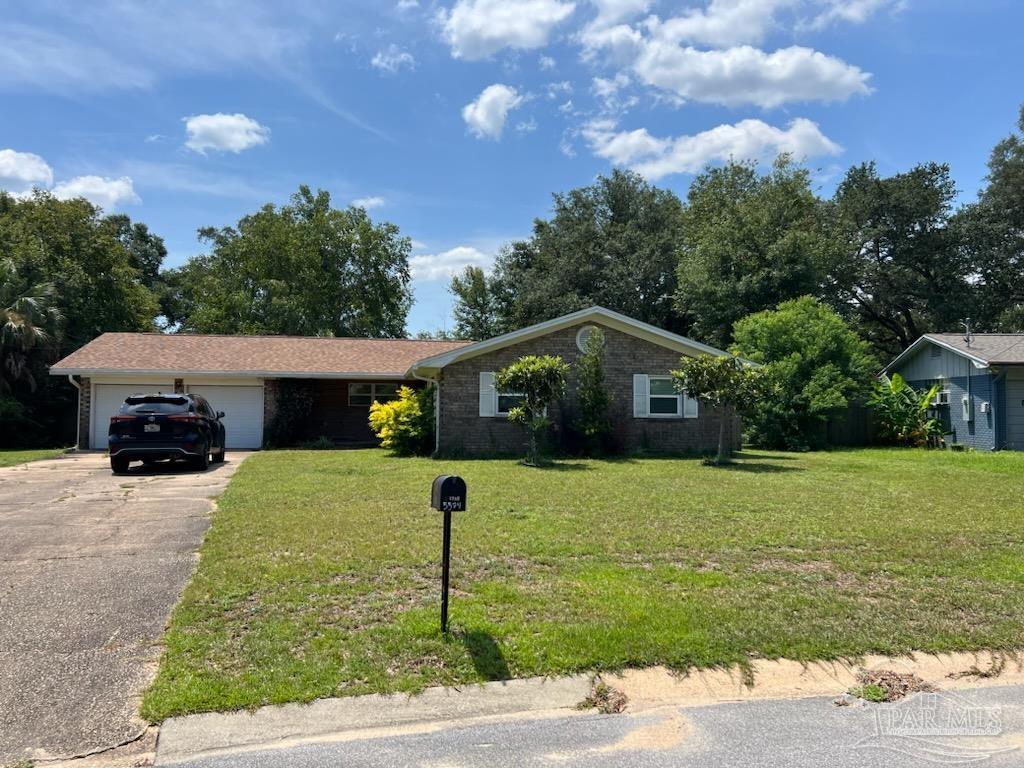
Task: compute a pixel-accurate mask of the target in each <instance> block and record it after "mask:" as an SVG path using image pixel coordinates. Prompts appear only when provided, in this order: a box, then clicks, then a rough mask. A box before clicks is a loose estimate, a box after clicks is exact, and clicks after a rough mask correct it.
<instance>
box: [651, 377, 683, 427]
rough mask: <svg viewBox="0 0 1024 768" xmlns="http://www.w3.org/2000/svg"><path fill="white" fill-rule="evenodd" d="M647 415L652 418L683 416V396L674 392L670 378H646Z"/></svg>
mask: <svg viewBox="0 0 1024 768" xmlns="http://www.w3.org/2000/svg"><path fill="white" fill-rule="evenodd" d="M647 378H648V382H649V386H650V390H649V392H648V406H647V414H648V415H649V416H651V417H652V418H678V417H679V416H682V415H683V395H682V394H681V393H679V392H676V389H675V386H674V385H673V383H672V377H671V376H648V377H647Z"/></svg>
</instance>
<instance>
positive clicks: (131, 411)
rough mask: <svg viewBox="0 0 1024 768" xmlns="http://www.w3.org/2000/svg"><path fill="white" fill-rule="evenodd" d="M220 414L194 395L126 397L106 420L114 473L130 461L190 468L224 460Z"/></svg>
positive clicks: (120, 471) (111, 464) (207, 465)
mask: <svg viewBox="0 0 1024 768" xmlns="http://www.w3.org/2000/svg"><path fill="white" fill-rule="evenodd" d="M223 416H224V412H223V411H215V410H213V408H211V407H210V404H209V403H208V402H206V399H205V398H203V397H200V396H199V395H175V394H172V395H164V394H160V393H157V394H155V395H132V396H131V397H128V398H126V399H125V401H124V405H122V406H121V410H120V411H118V414H117V415H116V416H111V417H110V431H109V432H108V433H107V434H108V441H109V446H110V468H111V469H112V470H113V471H114V474H120V473H122V472H127V471H128V465H129V464H130V463H131V462H132V461H135V460H141V461H142V462H143V463H145V464H151V463H153V462H155V461H160V460H161V459H185V460H186V461H188V462H189V464H191V465H192V467H193V468H195V469H206V468H207V467H209V466H210V461H211V455H212V461H214V462H221V461H224V441H225V434H224V425H223V424H222V423H221V421H220V420H221V418H223Z"/></svg>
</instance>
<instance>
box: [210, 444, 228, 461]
mask: <svg viewBox="0 0 1024 768" xmlns="http://www.w3.org/2000/svg"><path fill="white" fill-rule="evenodd" d="M227 452H228V449H227V448H225V447H224V446H223V445H222V446H221V447H220V450H219V451H217V453H215V454H213V463H214V464H221V463H222V462H223V461H224V457H225V456H226V455H227Z"/></svg>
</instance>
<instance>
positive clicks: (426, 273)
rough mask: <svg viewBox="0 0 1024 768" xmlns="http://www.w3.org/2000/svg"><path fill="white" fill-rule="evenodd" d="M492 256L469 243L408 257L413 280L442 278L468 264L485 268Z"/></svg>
mask: <svg viewBox="0 0 1024 768" xmlns="http://www.w3.org/2000/svg"><path fill="white" fill-rule="evenodd" d="M492 261H493V259H492V257H490V256H488V255H487V254H486V253H484V252H483V251H481V250H479V249H477V248H473V247H472V246H469V245H459V246H456V247H455V248H451V249H449V250H447V251H442V252H441V253H433V254H423V255H419V256H410V257H409V271H410V272H411V273H412V278H413V280H423V281H427V280H443V279H447V278H449V277H451V276H452V275H454V274H457V273H458V272H461V271H462V270H463V269H465V268H466V267H469V266H473V267H481V268H483V269H487V268H488V267H489V266H490V265H491V262H492Z"/></svg>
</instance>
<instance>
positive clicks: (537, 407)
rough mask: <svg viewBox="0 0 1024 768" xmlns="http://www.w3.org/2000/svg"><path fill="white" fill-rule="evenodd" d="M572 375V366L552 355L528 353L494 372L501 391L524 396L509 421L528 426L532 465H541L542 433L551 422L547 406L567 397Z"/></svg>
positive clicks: (527, 459)
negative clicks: (569, 378)
mask: <svg viewBox="0 0 1024 768" xmlns="http://www.w3.org/2000/svg"><path fill="white" fill-rule="evenodd" d="M568 375H569V365H568V364H567V363H566V362H565V361H564V360H563V359H562V358H560V357H555V356H552V355H527V356H526V357H521V358H519V359H518V360H516V361H515V362H514V363H512V364H511V365H509V366H507V367H506V368H503V369H501V370H500V371H498V372H497V373H496V374H494V386H495V388H496V389H497V390H498V391H499V392H515V393H517V394H519V395H522V398H523V399H522V400H521V401H520V402H519V404H518V405H516V406H515V407H514V408H511V409H509V412H508V420H509V421H511V422H512V423H514V424H521V425H522V426H523V427H524V428H525V429H526V432H527V435H528V436H529V448H528V453H527V456H526V463H527V464H529V465H532V466H538V465H539V464H540V461H541V456H540V437H541V433H543V432H544V430H545V429H547V427H548V426H549V425H550V424H551V422H550V420H549V419H548V417H547V407H548V405H549V404H550V403H552V402H554V401H556V400H559V399H561V398H562V397H564V396H565V381H566V378H567V377H568Z"/></svg>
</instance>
